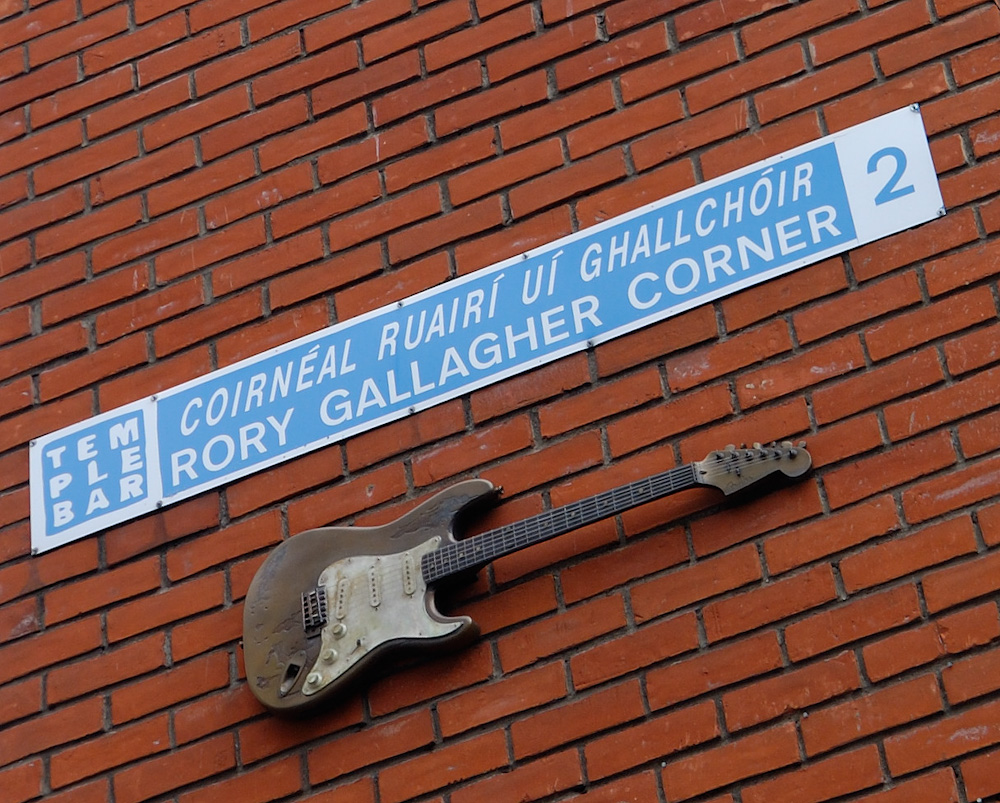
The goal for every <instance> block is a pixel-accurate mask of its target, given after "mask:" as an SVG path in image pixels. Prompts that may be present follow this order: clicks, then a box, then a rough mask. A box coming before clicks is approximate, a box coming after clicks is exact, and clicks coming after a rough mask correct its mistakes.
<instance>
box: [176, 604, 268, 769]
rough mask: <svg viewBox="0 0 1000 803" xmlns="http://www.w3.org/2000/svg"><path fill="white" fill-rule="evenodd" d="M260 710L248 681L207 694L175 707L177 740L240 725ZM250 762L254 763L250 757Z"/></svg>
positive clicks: (192, 739) (197, 737) (182, 740)
mask: <svg viewBox="0 0 1000 803" xmlns="http://www.w3.org/2000/svg"><path fill="white" fill-rule="evenodd" d="M206 618H212V617H206ZM260 713H261V706H260V703H259V702H257V698H256V697H254V696H253V694H251V693H250V690H249V688H247V685H246V684H245V683H241V684H238V685H237V686H235V687H232V688H228V689H224V690H222V691H220V692H215V693H212V694H207V695H205V696H204V697H199V698H198V699H197V700H195V701H193V702H190V703H186V704H184V705H181V706H179V707H177V708H175V709H174V711H173V718H174V733H175V735H176V739H177V744H179V745H181V744H187V743H188V742H193V741H195V740H197V739H201V738H202V737H204V736H207V735H208V734H210V733H217V732H218V731H220V730H223V729H224V728H226V727H228V726H230V725H240V724H242V723H243V722H246V721H247V720H249V719H251V718H253V717H256V716H257V715H259V714H260ZM247 763H250V761H249V757H248V759H247Z"/></svg>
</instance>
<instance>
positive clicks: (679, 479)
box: [243, 442, 812, 713]
mask: <svg viewBox="0 0 1000 803" xmlns="http://www.w3.org/2000/svg"><path fill="white" fill-rule="evenodd" d="M811 464H812V458H811V457H810V455H809V453H808V452H807V451H806V450H805V449H804V448H803V446H801V445H799V446H793V445H792V444H791V443H787V442H786V443H782V444H780V445H779V444H772V445H771V446H766V447H762V446H760V444H754V447H753V448H752V449H745V448H740V449H737V448H735V447H733V446H730V447H727V448H726V449H725V450H723V451H717V452H712V453H711V454H709V455H708V456H707V457H706V458H705V459H704V460H701V461H698V462H695V463H688V464H686V465H683V466H679V467H677V468H674V469H671V470H669V471H665V472H663V473H661V474H655V475H653V476H652V477H647V478H646V479H643V480H638V481H636V482H632V483H629V484H628V485H624V486H622V487H620V488H615V489H614V490H610V491H605V492H603V493H600V494H597V495H596V496H592V497H590V498H587V499H583V500H580V501H578V502H573V503H570V504H568V505H564V506H563V507H558V508H555V509H553V510H548V511H545V512H544V513H539V514H538V515H536V516H532V517H530V518H528V519H525V520H524V521H519V522H516V523H514V524H507V525H504V526H503V527H499V528H497V529H495V530H490V531H488V532H484V533H481V534H480V535H476V536H473V537H471V538H467V539H464V540H461V541H458V540H456V539H455V537H454V532H453V530H454V527H455V523H456V520H457V519H458V517H459V516H460V515H461V514H462V513H463V511H466V510H467V509H469V508H470V507H472V506H473V505H475V504H476V503H480V502H486V501H490V500H493V499H495V498H496V497H497V496H498V495H499V489H497V488H496V487H494V486H493V484H492V483H490V482H489V481H488V480H483V479H473V480H467V481H465V482H460V483H458V484H456V485H453V486H452V487H450V488H448V489H447V490H444V491H442V492H440V493H438V494H437V495H435V496H433V497H431V498H430V499H428V500H426V501H425V502H423V503H422V504H420V505H418V506H417V507H416V508H414V509H413V510H411V511H410V512H409V513H407V514H405V515H404V516H402V517H400V518H399V519H397V520H396V521H394V522H392V523H391V524H386V525H383V526H381V527H323V528H319V529H315V530H308V531H306V532H303V533H300V534H298V535H296V536H295V537H293V538H290V539H288V540H286V541H284V542H282V543H281V544H280V545H279V546H278V547H276V548H275V550H274V551H273V552H272V553H271V554H270V555H269V556H268V558H267V560H266V561H265V562H264V564H263V565H262V566H261V567H260V569H259V570H258V571H257V574H256V576H255V577H254V579H253V582H252V583H251V584H250V588H249V590H248V592H247V597H246V603H245V607H244V612H243V648H244V656H245V659H246V672H247V681H248V683H249V684H250V688H251V690H252V691H253V693H254V695H255V696H256V697H257V699H258V700H260V702H261V703H263V704H264V705H265V706H266V707H268V708H270V709H272V710H274V711H278V712H285V713H298V712H304V711H306V710H308V709H311V708H314V707H317V706H319V705H321V704H323V703H325V702H328V701H329V700H330V699H331V698H332V697H334V696H336V694H337V693H338V692H339V691H341V690H342V689H343V688H344V686H346V685H347V684H349V683H351V682H353V681H355V680H357V679H359V677H360V676H361V675H362V674H363V673H365V672H366V671H367V670H369V669H371V668H372V667H373V666H374V665H376V664H377V663H379V662H381V661H383V660H384V659H385V658H386V656H388V655H390V654H392V653H393V652H395V651H398V650H402V649H408V650H410V651H416V650H425V649H426V650H430V649H439V648H444V647H454V646H457V645H460V644H462V643H465V642H466V641H468V640H471V639H473V638H475V636H476V635H477V634H478V629H477V628H476V625H475V624H474V623H473V621H472V619H470V618H469V617H468V616H444V615H442V614H441V613H439V612H438V610H437V608H436V607H435V604H434V586H435V584H437V583H438V582H440V581H442V580H445V579H447V578H449V577H452V576H454V575H459V574H463V573H468V572H469V571H470V570H475V569H477V568H480V567H482V566H483V565H485V564H486V563H488V562H489V561H491V560H493V559H495V558H498V557H500V556H502V555H507V554H509V553H511V552H515V551H517V550H519V549H523V548H524V547H528V546H531V545H532V544H537V543H540V542H542V541H545V540H547V539H549V538H553V537H555V536H557V535H562V534H564V533H567V532H570V531H571V530H575V529H577V528H578V527H583V526H585V525H588V524H592V523H594V522H596V521H600V520H602V519H606V518H609V517H611V516H614V515H617V514H618V513H621V512H623V511H625V510H629V509H630V508H633V507H636V506H638V505H642V504H645V503H646V502H651V501H653V500H655V499H660V498H661V497H664V496H667V495H668V494H672V493H676V492H678V491H683V490H687V489H689V488H695V487H698V486H708V487H713V488H718V489H719V490H721V491H723V492H724V493H726V494H731V493H734V492H736V491H739V490H741V489H743V488H746V487H748V486H750V485H752V484H754V483H756V482H757V481H759V480H761V479H763V478H765V477H767V476H770V475H772V474H778V473H780V474H784V475H785V476H788V477H797V476H799V475H801V474H803V473H804V472H805V471H806V470H808V468H809V467H810V465H811Z"/></svg>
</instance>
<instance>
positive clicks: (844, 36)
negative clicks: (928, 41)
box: [809, 0, 931, 64]
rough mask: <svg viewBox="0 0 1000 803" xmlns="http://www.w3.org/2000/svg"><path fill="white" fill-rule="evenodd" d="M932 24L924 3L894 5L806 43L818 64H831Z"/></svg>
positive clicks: (817, 36) (816, 36) (908, 1)
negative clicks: (850, 54) (830, 62)
mask: <svg viewBox="0 0 1000 803" xmlns="http://www.w3.org/2000/svg"><path fill="white" fill-rule="evenodd" d="M930 23H931V18H930V14H929V12H928V10H927V7H926V5H924V4H923V3H917V2H913V0H907V2H903V3H897V4H895V5H893V6H892V7H891V8H889V9H887V10H885V11H877V12H874V13H872V14H869V15H866V16H863V17H858V18H857V19H854V20H852V21H850V22H848V23H846V24H843V25H839V26H837V27H836V28H832V29H830V30H827V31H824V32H822V33H819V34H816V35H815V36H813V37H812V38H811V39H810V41H809V47H810V49H811V50H812V54H813V59H814V60H815V62H816V63H817V64H825V63H826V62H828V61H834V60H836V59H839V58H841V57H843V56H846V55H848V54H849V53H856V52H857V51H859V50H862V49H864V48H866V47H870V46H871V45H874V44H877V43H879V42H884V41H886V40H888V39H892V38H895V37H899V36H901V35H903V34H905V33H909V32H910V31H914V30H917V29H918V28H921V27H923V26H925V25H929V24H930Z"/></svg>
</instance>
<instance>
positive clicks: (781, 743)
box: [660, 722, 799, 800]
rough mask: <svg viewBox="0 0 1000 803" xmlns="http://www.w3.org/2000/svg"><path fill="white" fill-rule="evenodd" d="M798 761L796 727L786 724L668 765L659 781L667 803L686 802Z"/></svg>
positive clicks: (670, 762) (683, 757)
mask: <svg viewBox="0 0 1000 803" xmlns="http://www.w3.org/2000/svg"><path fill="white" fill-rule="evenodd" d="M798 760H799V750H798V739H797V738H796V735H795V725H794V724H793V723H791V722H786V723H783V724H781V725H778V726H776V727H774V728H770V729H768V730H763V731H758V732H756V733H753V734H751V735H749V736H743V737H741V738H737V739H733V740H732V741H728V742H725V743H723V744H721V745H717V746H714V747H710V748H708V749H707V750H702V751H701V752H698V753H693V754H690V755H685V756H682V757H681V758H678V759H676V760H674V761H667V762H666V766H664V767H663V768H662V769H661V771H660V777H661V779H662V781H663V788H664V790H665V791H666V793H667V797H668V799H669V800H687V799H688V798H691V797H695V796H696V795H700V794H703V793H704V792H708V791H711V790H712V789H718V788H720V787H723V786H729V785H730V784H733V783H735V782H736V781H740V780H743V779H744V778H750V777H752V776H754V775H761V774H763V773H765V772H771V771H773V770H776V769H779V768H781V767H787V766H789V765H791V764H795V763H797V762H798Z"/></svg>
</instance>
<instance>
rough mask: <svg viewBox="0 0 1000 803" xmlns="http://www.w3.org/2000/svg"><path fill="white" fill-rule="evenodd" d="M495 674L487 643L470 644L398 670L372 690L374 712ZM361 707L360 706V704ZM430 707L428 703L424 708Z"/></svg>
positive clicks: (395, 709)
mask: <svg viewBox="0 0 1000 803" xmlns="http://www.w3.org/2000/svg"><path fill="white" fill-rule="evenodd" d="M491 677H493V660H492V658H491V656H490V650H489V647H488V646H487V645H485V644H481V645H479V646H474V647H471V648H467V649H465V650H462V651H460V652H458V653H455V654H451V655H447V656H445V657H443V658H439V659H438V660H433V661H426V662H421V664H420V665H419V666H417V667H416V668H411V669H409V670H403V671H394V672H393V673H392V675H391V676H390V677H388V678H386V679H384V680H382V681H381V682H378V683H375V684H373V685H372V687H371V688H370V689H369V691H368V700H369V705H370V707H371V710H372V713H373V714H376V715H379V716H381V715H383V714H387V713H391V712H394V711H399V710H400V709H402V708H405V707H406V706H409V705H412V704H414V703H419V702H424V701H427V700H430V699H433V698H434V697H438V696H440V695H443V694H449V693H451V692H453V691H456V690H458V689H463V688H466V687H468V686H471V685H473V684H475V683H483V682H485V681H487V680H488V679H490V678H491ZM359 708H360V706H359ZM424 710H425V711H426V710H427V709H426V707H425V708H424Z"/></svg>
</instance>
